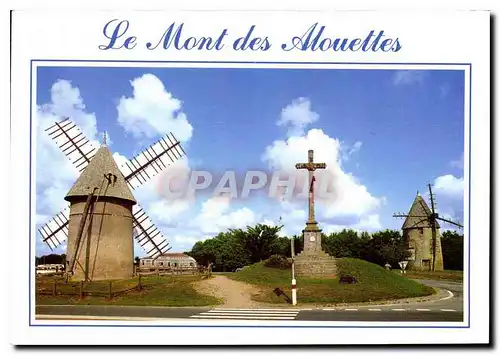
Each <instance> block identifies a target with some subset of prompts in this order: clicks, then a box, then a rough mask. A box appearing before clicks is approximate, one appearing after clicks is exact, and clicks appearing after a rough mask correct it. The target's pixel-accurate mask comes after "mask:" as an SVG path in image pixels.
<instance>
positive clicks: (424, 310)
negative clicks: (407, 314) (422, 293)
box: [417, 308, 430, 312]
mask: <svg viewBox="0 0 500 355" xmlns="http://www.w3.org/2000/svg"><path fill="white" fill-rule="evenodd" d="M417 311H419V312H429V311H430V309H429V308H417Z"/></svg>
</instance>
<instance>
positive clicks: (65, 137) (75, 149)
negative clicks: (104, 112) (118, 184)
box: [46, 118, 97, 172]
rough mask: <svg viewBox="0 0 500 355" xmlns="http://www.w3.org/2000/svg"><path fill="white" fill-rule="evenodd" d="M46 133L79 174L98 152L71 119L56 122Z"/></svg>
mask: <svg viewBox="0 0 500 355" xmlns="http://www.w3.org/2000/svg"><path fill="white" fill-rule="evenodd" d="M46 131H47V132H48V134H49V136H50V137H51V138H52V139H53V140H54V141H55V142H56V144H57V145H58V146H59V148H61V150H62V152H63V153H64V154H66V156H67V157H68V159H69V160H70V161H71V163H73V165H74V166H75V167H76V168H77V169H78V171H79V172H82V171H83V170H84V169H85V168H86V167H87V165H88V163H89V162H90V159H92V158H93V156H94V154H95V153H96V151H97V149H96V148H95V147H94V146H93V145H92V143H90V141H89V139H88V138H87V137H86V136H85V135H84V134H83V133H82V131H81V130H80V128H79V127H78V126H77V125H76V124H75V123H74V122H73V121H71V120H70V119H69V118H66V119H65V120H64V121H61V122H56V123H55V124H54V125H52V126H50V127H49V128H47V129H46Z"/></svg>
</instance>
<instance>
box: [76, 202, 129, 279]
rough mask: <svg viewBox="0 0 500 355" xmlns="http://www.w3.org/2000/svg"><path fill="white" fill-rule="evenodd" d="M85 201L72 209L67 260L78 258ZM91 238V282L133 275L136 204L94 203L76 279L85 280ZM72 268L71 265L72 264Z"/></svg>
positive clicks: (77, 264) (81, 244)
mask: <svg viewBox="0 0 500 355" xmlns="http://www.w3.org/2000/svg"><path fill="white" fill-rule="evenodd" d="M84 207H85V201H84V200H82V201H75V202H74V203H72V204H71V207H70V218H69V229H68V248H67V260H68V261H69V263H71V259H72V258H73V256H74V250H75V244H76V238H77V233H78V227H79V224H80V220H81V218H82V214H83V210H84ZM89 237H90V248H89V276H90V279H91V280H105V279H122V278H128V277H132V276H133V272H134V245H133V243H134V241H133V234H132V203H131V202H130V201H126V200H120V199H110V198H108V199H107V200H104V199H103V198H101V199H99V201H98V202H97V203H96V204H94V211H93V218H92V221H91V223H90V224H89V219H88V218H87V222H86V225H85V228H84V234H83V235H82V241H81V243H80V249H79V252H78V256H77V257H76V260H77V263H76V264H75V268H74V274H73V277H72V278H71V279H72V280H84V278H85V273H84V268H85V260H86V255H87V241H88V238H89ZM68 265H69V264H68Z"/></svg>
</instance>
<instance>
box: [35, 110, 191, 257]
mask: <svg viewBox="0 0 500 355" xmlns="http://www.w3.org/2000/svg"><path fill="white" fill-rule="evenodd" d="M46 131H47V132H48V134H49V135H50V137H51V138H52V139H53V140H54V141H55V142H56V143H57V145H58V146H59V147H60V148H61V150H62V151H63V152H64V154H66V156H67V157H68V158H69V160H70V161H71V162H72V163H73V164H74V165H75V167H76V168H77V169H78V170H79V171H80V172H82V171H83V170H84V169H85V168H86V167H87V165H88V163H89V162H90V160H91V159H92V158H93V157H94V155H95V153H96V151H97V149H96V148H95V147H93V146H92V144H91V143H90V141H89V140H88V139H87V138H86V137H85V135H84V134H83V133H82V131H81V130H80V128H79V127H78V126H77V125H76V124H75V123H73V122H72V121H71V120H70V119H68V118H67V119H65V120H63V121H61V122H57V123H55V124H54V125H53V126H51V127H49V128H48V129H46ZM184 154H185V152H184V150H183V149H182V146H181V145H180V143H179V141H177V139H176V138H175V137H174V135H173V134H167V135H166V136H165V137H163V138H162V139H160V140H159V141H157V142H156V143H154V144H153V145H151V146H150V147H149V148H147V149H145V150H144V151H143V152H142V153H140V154H138V155H137V156H135V157H134V158H132V159H131V160H129V161H128V162H127V163H125V164H123V165H122V166H121V167H120V170H121V172H122V174H123V176H124V177H125V180H126V181H127V183H128V185H129V186H130V187H131V188H132V189H135V188H137V187H139V186H141V185H142V184H143V183H145V182H146V181H148V180H149V179H151V178H152V177H153V176H156V175H158V174H159V173H160V172H161V171H162V170H163V169H165V168H166V167H167V166H169V165H170V164H172V163H174V162H175V161H177V160H179V159H180V158H181V157H182V156H183V155H184ZM132 212H133V227H134V234H135V239H136V240H137V242H138V243H139V245H140V246H141V247H142V248H143V249H144V251H145V252H146V253H147V254H148V256H150V257H152V258H157V257H158V256H160V255H161V254H163V253H165V252H167V251H168V250H170V247H169V244H168V242H167V239H166V238H165V237H164V236H163V235H162V233H161V232H160V231H159V230H158V228H157V227H156V226H155V225H154V224H153V222H152V221H151V219H150V218H149V217H148V216H147V214H146V212H145V211H144V210H143V209H142V208H141V207H140V206H139V205H134V207H133V211H132ZM68 220H69V208H65V209H64V210H63V211H61V212H60V213H58V214H57V215H56V216H55V217H54V218H53V219H52V220H50V221H49V222H48V223H46V224H45V225H44V226H43V227H41V228H40V229H39V233H40V235H41V236H42V240H43V241H44V242H45V243H47V245H48V246H49V247H50V248H51V249H52V250H53V249H54V248H57V247H58V246H59V245H61V244H62V243H63V242H64V241H66V239H67V238H68Z"/></svg>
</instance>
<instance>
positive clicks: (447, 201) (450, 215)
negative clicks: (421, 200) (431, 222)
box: [433, 174, 464, 229]
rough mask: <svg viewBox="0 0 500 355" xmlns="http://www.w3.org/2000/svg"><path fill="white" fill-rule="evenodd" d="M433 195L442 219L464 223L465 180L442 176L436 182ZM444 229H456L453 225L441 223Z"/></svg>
mask: <svg viewBox="0 0 500 355" xmlns="http://www.w3.org/2000/svg"><path fill="white" fill-rule="evenodd" d="M433 193H434V195H435V197H436V208H437V210H438V213H439V215H440V216H441V217H443V218H446V219H450V220H452V221H454V222H459V223H462V222H463V219H464V205H463V203H464V179H463V177H455V176H453V175H450V174H448V175H442V176H439V177H437V178H436V179H435V180H434V186H433ZM440 224H441V227H442V228H443V229H455V228H454V227H453V226H452V225H451V224H448V223H445V222H440Z"/></svg>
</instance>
